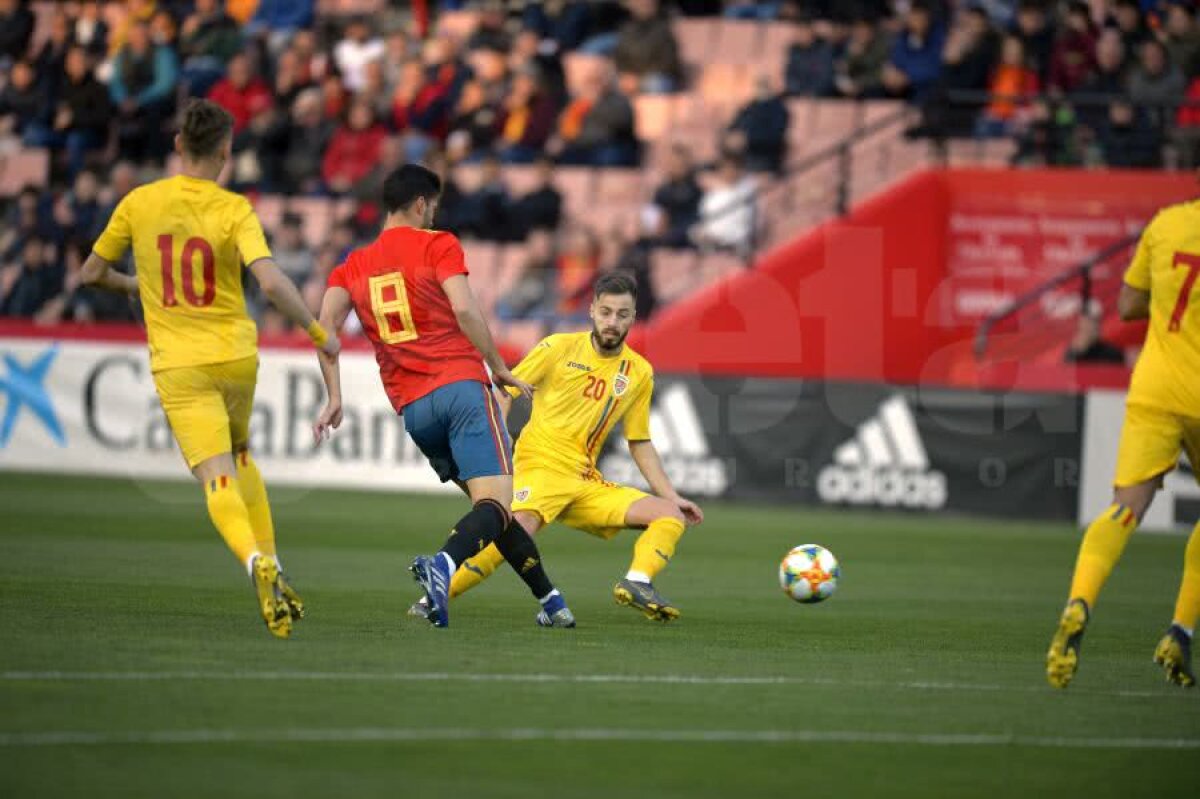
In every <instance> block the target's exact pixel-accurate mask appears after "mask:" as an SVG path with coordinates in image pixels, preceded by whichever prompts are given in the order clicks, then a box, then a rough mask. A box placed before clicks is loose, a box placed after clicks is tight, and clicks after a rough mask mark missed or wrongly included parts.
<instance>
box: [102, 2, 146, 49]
mask: <svg viewBox="0 0 1200 799" xmlns="http://www.w3.org/2000/svg"><path fill="white" fill-rule="evenodd" d="M157 10H158V3H157V0H125V15H124V17H123V18H122V17H118V22H117V24H116V25H115V26H114V27H113V30H112V34H111V35H110V36H109V37H108V52H109V55H113V56H115V55H116V54H117V53H119V52H121V49H122V48H123V47H125V45H126V43H127V42H128V41H129V31H130V30H132V28H133V26H134V25H141V24H144V25H149V24H150V20H152V19H153V18H154V12H155V11H157Z"/></svg>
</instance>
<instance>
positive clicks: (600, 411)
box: [509, 331, 654, 476]
mask: <svg viewBox="0 0 1200 799" xmlns="http://www.w3.org/2000/svg"><path fill="white" fill-rule="evenodd" d="M591 335H592V334H591V331H587V332H583V333H561V334H558V335H553V336H549V337H547V338H545V339H543V340H542V341H541V343H539V344H538V345H537V346H536V347H534V348H533V349H532V350H531V351H530V352H529V354H528V355H526V356H525V358H524V360H522V361H521V362H520V363H519V364H517V368H516V369H514V370H513V374H514V375H516V376H517V377H519V378H521V379H522V380H524V381H525V382H527V383H530V384H531V385H533V386H534V387H535V388H536V389H537V390H536V391H535V392H534V394H533V415H532V416H531V417H530V419H529V424H527V425H525V429H524V430H522V431H521V437H520V438H519V439H518V440H517V447H516V453H515V456H516V457H515V465H516V469H517V471H518V472H519V471H521V470H522V469H524V468H530V467H547V468H552V469H558V470H560V471H565V472H568V473H570V474H574V475H580V476H584V475H588V476H590V475H592V474H593V472H594V471H595V467H596V458H598V457H599V456H600V450H601V449H603V448H604V441H605V439H607V438H608V434H609V433H610V432H611V431H612V429H613V427H614V426H615V425H616V424H617V422H618V421H621V420H622V419H624V421H625V438H626V440H628V441H646V440H648V439H649V438H650V399H651V396H652V395H653V393H654V369H653V368H652V367H651V366H650V363H649V362H648V361H647V360H646V359H645V358H643V357H642V356H641V355H638V354H637V353H636V352H634V351H633V350H632V349H630V348H629V347H628V346H622V347H621V351H620V352H619V353H617V354H616V355H612V356H608V357H605V356H601V355H600V354H599V353H597V352H596V349H595V347H593V346H592V340H591ZM509 392H510V393H511V394H513V395H514V396H516V394H517V392H516V391H515V390H514V389H509Z"/></svg>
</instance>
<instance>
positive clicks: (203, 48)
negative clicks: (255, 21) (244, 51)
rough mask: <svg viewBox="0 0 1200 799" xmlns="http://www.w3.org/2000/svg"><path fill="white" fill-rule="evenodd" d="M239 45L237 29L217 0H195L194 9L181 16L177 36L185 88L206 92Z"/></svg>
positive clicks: (199, 94)
mask: <svg viewBox="0 0 1200 799" xmlns="http://www.w3.org/2000/svg"><path fill="white" fill-rule="evenodd" d="M241 46H242V34H241V31H240V30H239V29H238V25H237V23H236V22H235V21H234V20H233V18H232V17H230V16H229V15H228V14H226V13H225V11H224V9H223V8H222V7H221V4H220V2H219V0H196V9H195V10H194V11H193V12H192V13H191V14H189V15H188V17H187V18H186V19H184V21H183V28H182V29H181V30H180V37H179V56H180V58H181V59H182V60H183V79H184V81H185V82H186V83H187V84H188V90H189V91H190V92H191V93H192V94H193V95H196V96H201V97H202V96H204V95H205V94H207V93H208V90H209V89H210V88H211V87H212V86H213V84H215V83H216V82H217V81H218V80H219V79H220V77H221V75H222V74H223V73H224V72H225V69H226V65H227V64H229V62H230V60H231V59H232V58H233V57H234V55H236V54H237V52H238V51H239V50H240V49H241Z"/></svg>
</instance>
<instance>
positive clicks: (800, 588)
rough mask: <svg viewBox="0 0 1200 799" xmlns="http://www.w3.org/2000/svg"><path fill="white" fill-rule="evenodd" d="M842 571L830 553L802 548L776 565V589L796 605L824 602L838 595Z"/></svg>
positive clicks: (825, 550)
mask: <svg viewBox="0 0 1200 799" xmlns="http://www.w3.org/2000/svg"><path fill="white" fill-rule="evenodd" d="M841 576H842V569H841V567H840V566H838V562H837V558H835V557H834V556H833V553H832V552H830V551H829V550H828V549H826V548H825V547H822V546H817V545H816V544H804V545H802V546H798V547H796V548H795V549H793V550H792V551H791V552H789V553H787V555H785V556H784V558H783V562H782V563H780V564H779V587H780V588H782V589H783V593H785V594H787V595H788V596H789V597H791V598H792V599H794V600H796V601H797V602H804V603H808V604H811V603H814V602H823V601H825V600H826V599H829V597H831V596H833V593H834V592H835V591H837V586H838V578H839V577H841Z"/></svg>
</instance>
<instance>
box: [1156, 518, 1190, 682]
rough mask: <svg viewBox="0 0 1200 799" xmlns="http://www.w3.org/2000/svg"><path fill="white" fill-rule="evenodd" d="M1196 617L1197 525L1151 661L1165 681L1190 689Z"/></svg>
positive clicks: (1186, 551) (1184, 556)
mask: <svg viewBox="0 0 1200 799" xmlns="http://www.w3.org/2000/svg"><path fill="white" fill-rule="evenodd" d="M1198 618H1200V523H1198V524H1197V525H1196V526H1195V527H1193V528H1192V535H1191V537H1190V538H1188V545H1187V549H1186V550H1185V551H1184V555H1183V581H1182V582H1181V583H1180V585H1179V597H1178V598H1177V599H1176V600H1175V618H1174V619H1173V620H1172V622H1171V629H1169V630H1167V634H1166V635H1165V636H1163V639H1162V641H1160V642H1159V644H1158V648H1157V649H1155V650H1154V662H1155V663H1157V664H1158V665H1160V666H1162V667H1163V669H1165V670H1166V672H1167V679H1168V680H1170V681H1171V682H1173V683H1175V684H1176V685H1181V686H1183V687H1185V688H1190V687H1192V686H1194V685H1195V684H1196V677H1195V674H1193V672H1192V635H1193V634H1194V633H1195V630H1196V620H1197V619H1198Z"/></svg>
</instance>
